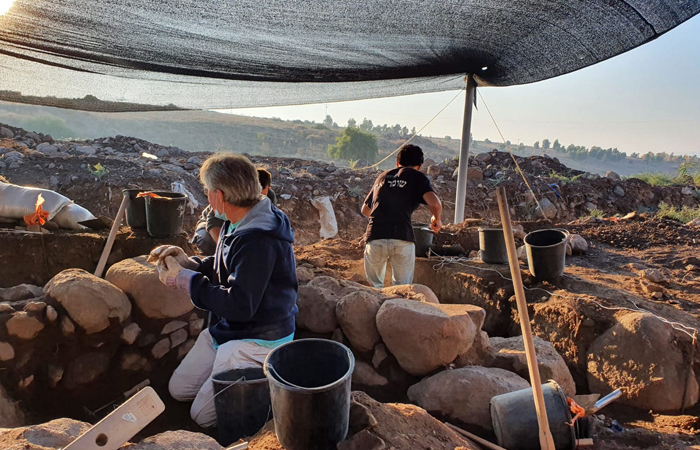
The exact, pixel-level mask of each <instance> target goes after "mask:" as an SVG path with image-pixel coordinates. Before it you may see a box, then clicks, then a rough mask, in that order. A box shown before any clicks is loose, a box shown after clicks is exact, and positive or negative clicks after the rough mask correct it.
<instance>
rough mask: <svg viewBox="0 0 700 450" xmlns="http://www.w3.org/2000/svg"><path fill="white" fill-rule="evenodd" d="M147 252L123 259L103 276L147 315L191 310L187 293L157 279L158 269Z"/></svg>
mask: <svg viewBox="0 0 700 450" xmlns="http://www.w3.org/2000/svg"><path fill="white" fill-rule="evenodd" d="M146 258H147V256H145V255H144V256H137V257H136V258H130V259H124V260H122V261H120V262H118V263H116V264H114V265H113V266H112V267H110V268H109V270H108V271H107V275H105V279H106V280H107V281H109V282H110V283H112V284H113V285H115V286H117V287H118V288H119V289H121V290H122V291H124V292H126V293H127V294H128V295H129V296H130V297H131V298H132V299H133V300H134V304H135V305H136V308H137V309H138V310H139V311H141V312H142V313H143V315H144V316H146V317H148V318H150V319H173V318H175V317H180V316H183V315H185V314H187V313H188V312H190V311H192V309H193V308H194V305H193V304H192V301H191V300H190V298H189V296H188V295H187V294H184V293H182V292H180V291H178V290H176V289H172V288H169V287H167V286H165V285H164V284H163V283H161V282H160V280H159V279H158V269H157V268H156V266H155V265H154V264H151V263H149V262H147V261H146Z"/></svg>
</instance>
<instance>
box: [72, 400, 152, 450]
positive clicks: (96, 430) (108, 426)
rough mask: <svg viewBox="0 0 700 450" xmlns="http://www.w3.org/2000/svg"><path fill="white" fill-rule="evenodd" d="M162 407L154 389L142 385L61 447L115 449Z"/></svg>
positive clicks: (79, 449) (80, 449)
mask: <svg viewBox="0 0 700 450" xmlns="http://www.w3.org/2000/svg"><path fill="white" fill-rule="evenodd" d="M163 411H165V405H164V404H163V402H162V401H161V399H160V397H158V394H156V391H154V390H153V388H152V387H147V388H144V389H142V390H140V391H139V392H137V393H136V394H135V395H134V396H133V397H131V398H130V399H129V400H127V401H126V402H124V404H123V405H121V406H120V407H119V408H117V409H115V410H114V411H113V412H112V413H111V414H110V415H108V416H107V417H105V418H104V419H102V420H100V421H99V422H98V423H96V424H95V425H94V426H93V427H92V428H90V429H89V430H87V431H86V432H85V433H83V434H81V435H80V436H78V437H77V438H76V439H75V440H74V441H73V442H71V443H70V444H68V446H66V447H65V448H64V449H63V450H117V449H118V448H119V447H121V446H122V445H124V443H126V442H127V441H128V440H129V439H131V438H132V437H134V435H136V433H138V432H139V431H141V430H142V429H143V428H144V427H145V426H146V425H148V424H149V423H151V422H152V421H153V419H155V418H156V417H158V416H159V415H160V413H162V412H163Z"/></svg>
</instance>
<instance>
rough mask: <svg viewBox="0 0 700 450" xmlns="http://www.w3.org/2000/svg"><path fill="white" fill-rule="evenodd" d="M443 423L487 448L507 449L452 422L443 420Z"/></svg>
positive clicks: (494, 449)
mask: <svg viewBox="0 0 700 450" xmlns="http://www.w3.org/2000/svg"><path fill="white" fill-rule="evenodd" d="M443 423H444V424H445V425H447V428H450V429H451V430H452V431H454V432H455V433H457V434H461V435H462V436H464V437H465V438H467V439H471V440H472V441H474V442H476V443H477V444H480V445H483V446H484V447H486V448H490V449H491V450H506V449H505V448H503V447H501V446H500V445H496V444H494V443H493V442H489V441H487V440H486V439H483V438H480V437H479V436H477V435H475V434H472V433H470V432H468V431H466V430H463V429H461V428H459V427H458V426H456V425H452V424H451V423H448V422H443Z"/></svg>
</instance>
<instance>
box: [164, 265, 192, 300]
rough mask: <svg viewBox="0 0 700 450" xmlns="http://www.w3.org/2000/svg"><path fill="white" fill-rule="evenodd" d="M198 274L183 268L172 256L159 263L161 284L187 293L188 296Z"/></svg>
mask: <svg viewBox="0 0 700 450" xmlns="http://www.w3.org/2000/svg"><path fill="white" fill-rule="evenodd" d="M196 273H197V272H194V271H192V270H189V269H185V268H183V267H182V266H181V265H180V264H179V263H178V262H177V260H176V259H175V258H173V257H172V256H166V257H165V258H163V259H161V260H159V261H158V279H160V281H161V283H163V284H164V285H166V286H168V287H169V288H174V289H177V290H180V291H182V292H185V293H187V295H189V293H190V284H191V282H192V278H193V277H194V276H195V275H196Z"/></svg>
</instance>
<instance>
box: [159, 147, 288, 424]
mask: <svg viewBox="0 0 700 450" xmlns="http://www.w3.org/2000/svg"><path fill="white" fill-rule="evenodd" d="M200 177H201V180H202V184H203V185H204V187H205V188H206V190H207V198H208V199H209V204H210V205H211V207H212V209H213V210H214V211H215V212H216V213H219V214H220V215H223V217H224V220H225V221H224V223H223V225H222V227H221V234H220V235H219V242H218V244H217V245H216V252H215V254H214V256H209V257H205V258H204V257H191V258H189V257H187V255H186V254H185V252H184V251H183V250H182V249H181V248H180V247H176V246H173V245H162V246H160V247H157V248H155V249H154V250H153V251H152V252H151V254H150V257H149V260H151V261H153V260H157V261H158V276H159V278H160V280H161V282H162V283H163V284H165V285H166V286H168V287H171V288H173V289H177V290H179V291H181V292H184V293H185V294H187V295H188V296H189V297H190V299H191V300H192V303H193V304H194V306H196V307H197V308H200V309H203V310H206V311H210V312H211V313H212V319H211V321H210V325H209V328H208V329H206V330H204V331H202V332H201V333H200V335H199V337H198V338H197V341H196V342H195V344H194V347H192V350H190V352H189V353H188V354H187V356H186V357H185V359H183V360H182V362H181V363H180V365H179V366H178V368H177V369H175V372H174V373H173V376H172V377H171V378H170V383H169V386H168V389H169V391H170V394H171V395H172V397H173V398H174V399H176V400H180V401H193V403H192V407H191V409H190V414H191V416H192V419H193V420H194V421H195V422H197V423H198V424H199V425H201V426H203V427H209V426H213V425H215V424H216V412H215V409H214V402H213V401H212V399H213V397H214V387H213V384H212V375H215V374H217V373H219V372H224V371H226V370H230V369H244V368H249V367H262V363H263V362H264V361H265V358H266V356H267V354H268V353H270V352H271V351H272V349H274V348H275V347H276V346H278V345H280V344H283V343H285V342H289V341H291V340H292V339H293V338H294V331H295V323H294V316H295V315H296V313H297V312H298V308H297V305H296V300H297V289H298V282H297V276H296V262H295V259H294V249H293V244H294V232H293V231H292V228H291V225H290V222H289V219H288V218H287V216H286V215H285V214H284V213H283V212H282V211H280V210H279V209H277V208H276V207H275V206H274V205H273V204H272V202H271V201H270V199H269V198H267V197H265V196H263V195H261V194H260V183H259V181H258V177H257V173H256V170H255V167H254V166H253V165H252V164H251V162H250V161H249V160H248V159H247V158H245V157H243V156H239V155H233V154H230V153H229V154H216V155H213V156H211V157H209V158H208V159H207V160H206V161H205V162H204V164H203V165H202V169H201V171H200ZM231 223H237V224H238V226H236V227H235V228H233V229H232V228H231V226H230V225H231ZM244 413H245V412H244V411H241V414H244Z"/></svg>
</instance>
